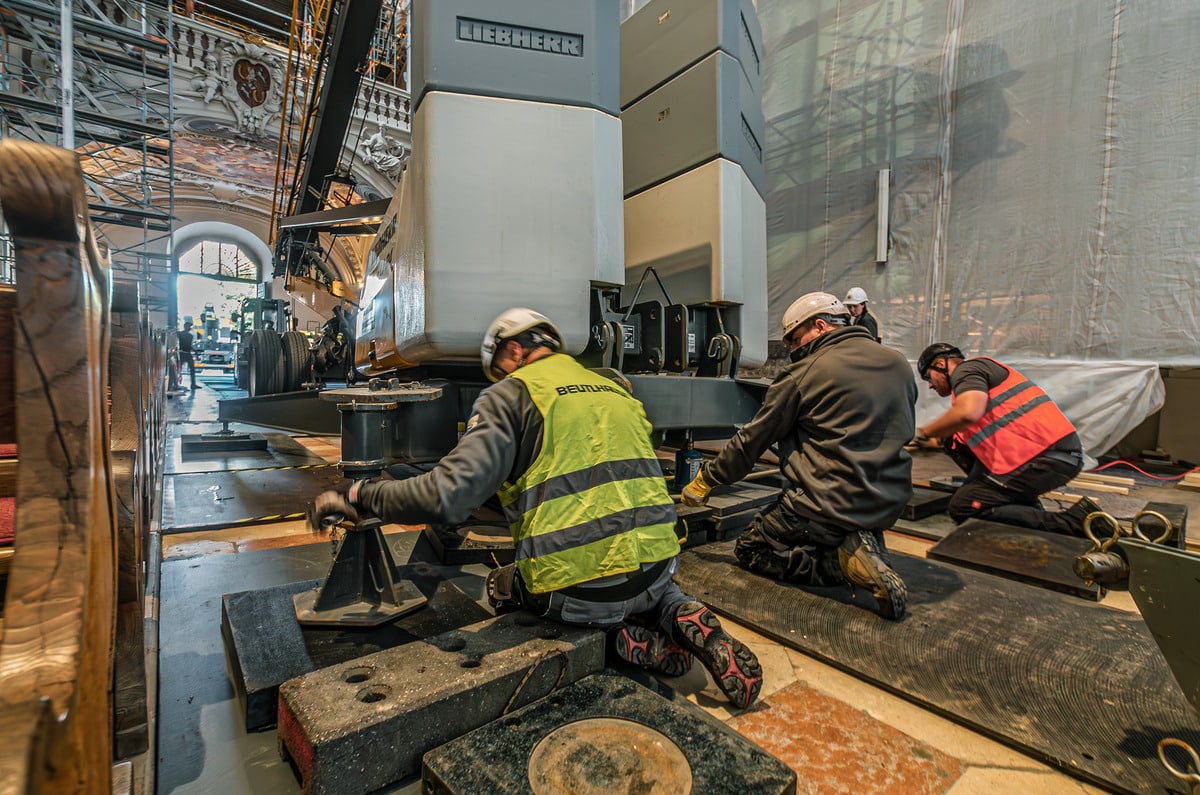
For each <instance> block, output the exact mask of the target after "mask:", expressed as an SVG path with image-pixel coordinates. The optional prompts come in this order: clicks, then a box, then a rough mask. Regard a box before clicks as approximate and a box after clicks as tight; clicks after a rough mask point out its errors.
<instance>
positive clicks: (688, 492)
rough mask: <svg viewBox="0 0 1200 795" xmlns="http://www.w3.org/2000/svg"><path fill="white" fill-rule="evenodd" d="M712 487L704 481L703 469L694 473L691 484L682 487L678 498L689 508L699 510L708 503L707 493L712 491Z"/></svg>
mask: <svg viewBox="0 0 1200 795" xmlns="http://www.w3.org/2000/svg"><path fill="white" fill-rule="evenodd" d="M712 488H713V487H712V486H711V485H709V483H708V481H707V480H705V479H704V468H703V467H701V469H700V471H699V472H697V473H696V477H695V478H694V479H693V480H692V482H691V483H689V484H687V485H686V486H684V487H683V491H681V492H680V493H679V496H680V497H682V498H683V504H684V505H686V506H688V507H689V508H699V507H700V506H702V505H704V503H706V502H708V493H709V492H710V491H712Z"/></svg>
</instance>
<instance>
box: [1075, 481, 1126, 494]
mask: <svg viewBox="0 0 1200 795" xmlns="http://www.w3.org/2000/svg"><path fill="white" fill-rule="evenodd" d="M1067 485H1068V486H1074V487H1075V488H1077V489H1089V490H1090V491H1106V492H1110V493H1112V494H1128V493H1129V487H1128V486H1114V485H1112V484H1110V483H1100V482H1088V481H1086V480H1080V479H1079V478H1076V479H1075V480H1072V481H1070V482H1069V483H1067Z"/></svg>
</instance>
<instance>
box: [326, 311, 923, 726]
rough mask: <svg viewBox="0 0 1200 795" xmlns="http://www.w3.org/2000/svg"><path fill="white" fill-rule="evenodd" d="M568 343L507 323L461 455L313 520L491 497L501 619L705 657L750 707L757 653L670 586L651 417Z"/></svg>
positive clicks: (451, 509) (381, 485) (665, 506)
mask: <svg viewBox="0 0 1200 795" xmlns="http://www.w3.org/2000/svg"><path fill="white" fill-rule="evenodd" d="M564 347H565V346H564V341H563V335H562V334H561V333H560V332H559V330H558V328H557V327H556V326H555V325H554V323H553V322H551V320H550V319H549V318H548V317H546V316H545V315H542V314H541V313H539V312H535V311H533V310H531V309H510V310H508V311H506V312H504V313H503V314H501V315H500V316H499V317H497V318H496V319H495V320H494V321H493V322H492V324H491V326H490V327H489V328H488V330H487V333H486V334H485V336H484V339H483V345H482V347H481V349H480V355H481V358H482V361H483V370H484V372H485V373H486V374H487V377H488V378H489V379H490V380H491V381H494V382H497V383H495V384H494V385H493V386H491V387H489V388H487V389H485V390H483V391H482V392H481V393H480V394H479V397H478V398H477V399H476V401H475V404H474V406H473V407H472V409H471V417H470V420H469V421H468V422H467V429H466V432H465V433H463V435H462V438H461V439H460V440H459V442H458V444H457V445H456V446H455V448H454V449H453V450H451V451H450V452H449V453H448V454H447V455H446V456H444V457H443V458H442V459H441V460H440V461H439V462H438V464H437V466H436V467H434V468H433V470H432V471H430V472H428V473H426V474H423V475H419V476H417V477H413V478H408V479H406V480H373V481H356V482H355V483H354V484H353V485H351V486H350V487H349V489H348V490H347V491H346V492H345V493H342V492H340V491H327V492H325V493H323V494H321V495H318V497H317V499H316V504H315V505H314V507H313V510H312V512H311V514H310V522H312V525H313V527H314V528H319V527H321V526H322V525H323V523H324V519H325V518H326V517H330V516H335V515H338V514H340V515H342V516H345V517H349V518H350V519H351V521H357V520H358V517H359V516H360V515H370V516H377V517H379V518H381V519H383V520H384V521H388V522H401V523H405V524H412V523H420V522H438V523H447V524H458V523H461V522H463V521H465V520H466V519H467V517H468V516H469V515H470V513H471V511H473V510H475V508H477V507H479V506H480V505H482V504H483V503H484V502H485V501H486V500H487V499H489V498H490V497H491V496H492V495H496V496H498V497H499V499H500V504H501V505H502V506H503V508H504V513H505V516H506V518H507V519H508V522H509V530H510V531H511V533H512V537H513V541H514V542H515V544H516V563H515V564H512V565H508V566H501V567H500V568H498V569H494V570H493V571H492V572H491V574H490V575H489V576H488V580H487V594H488V601H489V602H490V603H491V604H492V606H493V607H494V608H495V609H496V610H497V611H498V612H499V611H503V610H511V609H517V608H523V609H526V610H530V611H532V612H534V613H537V614H538V615H541V616H543V617H545V618H549V619H551V620H554V621H559V622H562V623H564V624H576V625H582V626H591V627H598V628H604V629H610V630H611V632H610V640H611V648H612V650H613V652H614V653H615V654H616V656H617V657H618V658H619V659H622V660H624V661H626V662H630V663H633V664H635V665H640V666H643V667H645V668H649V669H650V670H654V671H658V672H660V673H663V674H666V675H668V676H682V675H683V674H685V673H687V671H688V669H689V668H690V667H691V662H692V656H693V655H695V657H696V658H697V659H699V660H700V661H701V663H703V664H704V667H705V668H706V669H708V671H709V673H710V674H712V677H713V681H714V682H715V684H716V685H717V687H719V688H720V690H721V692H722V693H724V694H725V696H726V698H728V699H729V700H730V701H731V702H732V703H733V705H734V706H735V707H739V708H745V707H748V706H750V704H751V703H753V701H754V699H755V698H756V697H757V696H758V692H759V690H760V689H761V687H762V668H761V667H760V665H759V663H758V659H757V658H756V657H755V656H754V652H752V651H751V650H750V649H749V648H747V647H746V646H745V645H743V644H742V643H741V642H740V641H738V640H736V639H735V638H734V637H733V636H731V635H730V634H729V633H727V632H726V631H725V630H724V629H723V628H722V626H721V623H720V621H718V620H717V617H716V615H714V614H713V613H712V611H711V610H709V609H708V608H707V607H705V606H704V605H703V604H701V603H700V602H699V601H697V600H696V599H695V598H694V597H692V596H688V595H687V594H685V593H684V592H683V591H682V590H680V588H679V586H678V585H676V584H675V581H674V574H675V571H676V570H677V569H678V567H679V539H678V537H677V536H676V533H675V522H676V515H675V503H674V501H673V500H672V499H671V495H670V493H669V492H668V491H667V485H666V479H665V478H664V477H663V471H662V467H661V465H660V464H659V462H658V458H657V456H656V455H655V452H654V446H653V445H652V444H651V441H650V431H651V427H650V422H649V420H648V419H647V418H646V412H645V409H644V408H643V407H642V404H641V402H640V401H638V400H637V399H636V398H634V397H633V395H632V394H630V392H629V391H628V390H627V389H626V388H625V387H623V386H621V385H618V384H617V383H615V382H614V381H612V380H610V379H609V378H606V377H604V376H602V375H599V374H598V373H595V372H593V371H591V370H588V369H587V368H585V367H583V366H582V365H581V364H579V363H578V362H577V361H575V359H573V358H571V357H570V356H568V355H565V354H564V353H562V350H563V349H564ZM911 437H912V431H911V429H910V430H909V434H908V438H911Z"/></svg>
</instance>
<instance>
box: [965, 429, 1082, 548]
mask: <svg viewBox="0 0 1200 795" xmlns="http://www.w3.org/2000/svg"><path fill="white" fill-rule="evenodd" d="M1081 469H1083V454H1082V453H1079V452H1070V453H1068V452H1062V451H1058V450H1047V451H1046V452H1044V453H1042V454H1041V455H1039V456H1038V457H1037V458H1034V459H1033V460H1032V461H1030V462H1029V463H1027V464H1025V465H1023V466H1021V467H1018V468H1017V469H1016V470H1015V471H1013V472H1010V473H1009V474H1007V475H993V474H992V473H991V472H989V471H988V469H987V467H985V466H984V465H983V464H982V463H980V462H979V461H976V462H975V464H974V466H972V467H971V471H970V472H969V473H968V474H967V481H966V483H964V484H963V485H962V486H960V487H959V489H958V491H956V492H955V493H954V496H953V497H951V498H950V507H949V508H947V511H946V512H947V513H949V514H950V518H951V519H953V520H954V521H955V523H957V524H962V523H963V522H965V521H966V520H968V519H970V518H972V517H975V518H979V519H986V520H988V521H990V522H1003V523H1004V524H1012V525H1017V526H1018V527H1030V528H1033V529H1035V530H1046V531H1049V532H1051V533H1062V534H1064V535H1074V536H1079V535H1082V534H1083V528H1082V524H1081V523H1080V522H1077V521H1074V520H1073V518H1072V517H1069V516H1065V515H1064V512H1062V511H1047V510H1046V509H1045V508H1043V507H1042V501H1041V499H1039V497H1040V495H1041V494H1042V493H1043V492H1047V491H1051V490H1053V489H1057V488H1059V487H1060V486H1062V485H1063V484H1065V483H1066V482H1067V481H1069V480H1070V479H1071V478H1073V477H1075V476H1076V475H1078V474H1079V471H1080V470H1081Z"/></svg>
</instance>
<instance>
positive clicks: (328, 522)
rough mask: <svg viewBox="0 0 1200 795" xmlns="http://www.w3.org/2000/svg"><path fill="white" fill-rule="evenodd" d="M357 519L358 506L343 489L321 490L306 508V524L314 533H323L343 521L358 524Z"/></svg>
mask: <svg viewBox="0 0 1200 795" xmlns="http://www.w3.org/2000/svg"><path fill="white" fill-rule="evenodd" d="M358 519H359V511H358V508H357V506H355V505H354V503H352V502H350V498H349V497H348V496H347V493H346V491H345V490H341V491H337V490H331V491H324V492H321V493H320V494H318V495H317V498H316V499H315V500H313V504H312V507H311V508H309V510H308V526H309V527H310V528H311V529H312V531H313V532H314V533H324V532H326V531H327V530H331V529H333V527H334V526H335V525H339V524H341V523H342V522H343V521H346V522H351V523H353V524H358Z"/></svg>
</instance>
